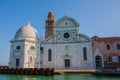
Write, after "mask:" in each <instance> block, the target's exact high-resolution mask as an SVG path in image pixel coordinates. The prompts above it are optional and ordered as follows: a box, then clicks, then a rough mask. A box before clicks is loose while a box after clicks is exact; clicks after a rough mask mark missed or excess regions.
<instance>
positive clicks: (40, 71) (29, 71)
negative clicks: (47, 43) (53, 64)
mask: <svg viewBox="0 0 120 80" xmlns="http://www.w3.org/2000/svg"><path fill="white" fill-rule="evenodd" d="M0 74H25V75H46V76H52V75H54V69H53V68H9V67H7V66H0Z"/></svg>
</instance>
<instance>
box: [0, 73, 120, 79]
mask: <svg viewBox="0 0 120 80" xmlns="http://www.w3.org/2000/svg"><path fill="white" fill-rule="evenodd" d="M0 80H120V76H119V77H118V76H117V77H116V76H112V77H111V76H95V75H91V74H64V75H54V76H35V75H0Z"/></svg>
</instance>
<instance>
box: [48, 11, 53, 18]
mask: <svg viewBox="0 0 120 80" xmlns="http://www.w3.org/2000/svg"><path fill="white" fill-rule="evenodd" d="M48 19H54V13H53V12H52V11H50V12H49V13H48Z"/></svg>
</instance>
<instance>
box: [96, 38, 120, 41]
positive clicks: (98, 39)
mask: <svg viewBox="0 0 120 80" xmlns="http://www.w3.org/2000/svg"><path fill="white" fill-rule="evenodd" d="M114 40H120V37H101V38H95V39H94V41H114Z"/></svg>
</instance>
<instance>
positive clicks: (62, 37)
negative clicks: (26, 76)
mask: <svg viewBox="0 0 120 80" xmlns="http://www.w3.org/2000/svg"><path fill="white" fill-rule="evenodd" d="M79 28H80V25H79V24H78V22H77V21H76V20H75V19H73V18H71V17H69V16H67V15H65V16H63V17H62V18H60V19H59V20H57V21H56V20H55V16H54V13H53V12H49V13H48V17H47V20H46V26H45V29H46V31H45V39H44V40H41V38H40V37H39V33H38V32H37V30H36V29H34V28H33V27H32V26H31V25H30V23H28V24H27V25H26V26H24V27H22V28H20V29H19V30H18V31H17V32H16V34H15V37H14V39H12V40H11V49H10V58H9V67H22V68H54V69H55V70H66V69H67V70H92V69H94V61H93V54H92V40H91V38H89V37H88V36H87V35H85V34H81V33H79Z"/></svg>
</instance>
